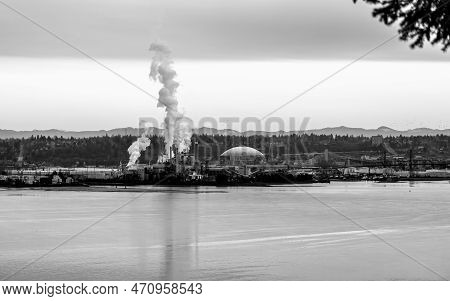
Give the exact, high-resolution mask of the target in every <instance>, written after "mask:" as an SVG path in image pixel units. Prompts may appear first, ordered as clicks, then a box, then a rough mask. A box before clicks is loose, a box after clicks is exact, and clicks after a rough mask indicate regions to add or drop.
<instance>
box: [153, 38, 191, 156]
mask: <svg viewBox="0 0 450 301" xmlns="http://www.w3.org/2000/svg"><path fill="white" fill-rule="evenodd" d="M150 51H151V52H154V56H153V61H152V64H151V68H150V78H151V79H153V80H154V81H157V80H158V81H159V82H160V83H161V84H162V85H163V87H162V88H161V90H159V98H158V107H164V108H165V109H166V117H165V118H164V140H165V143H166V145H165V155H166V157H171V155H172V153H171V147H172V146H173V145H175V148H176V149H177V150H178V152H186V151H188V150H189V147H190V142H191V136H192V129H191V128H190V127H189V124H188V123H187V122H183V114H181V113H180V112H179V111H178V100H177V97H176V92H177V88H178V86H179V85H180V84H179V83H178V82H177V81H175V77H176V76H177V73H176V71H175V70H174V69H173V68H172V64H173V61H172V59H171V52H170V50H169V48H168V47H167V46H165V45H163V44H158V43H153V44H151V45H150Z"/></svg>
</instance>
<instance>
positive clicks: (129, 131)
mask: <svg viewBox="0 0 450 301" xmlns="http://www.w3.org/2000/svg"><path fill="white" fill-rule="evenodd" d="M138 133H139V131H138V129H137V128H131V127H128V128H119V129H113V130H109V131H106V130H100V131H80V132H76V131H63V130H55V129H51V130H33V131H13V130H1V129H0V139H7V138H29V137H31V136H38V135H40V136H41V135H43V136H50V137H53V136H58V137H61V136H62V137H64V138H70V137H74V138H88V137H101V136H106V135H108V136H127V135H131V136H137V135H138ZM149 133H150V134H156V135H162V134H163V131H162V130H161V129H158V128H150V129H149ZM194 133H196V134H207V135H225V136H247V137H248V136H253V135H263V136H272V135H289V134H294V133H300V131H297V132H295V131H290V132H284V131H278V132H265V131H245V132H238V131H235V130H218V129H213V128H206V127H202V128H198V129H194ZM304 133H306V134H316V135H340V136H342V135H349V136H366V137H372V136H378V135H381V136H384V137H387V136H400V135H402V136H426V135H428V136H436V135H450V129H445V130H435V129H429V128H417V129H412V130H406V131H397V130H394V129H391V128H388V127H385V126H382V127H379V128H377V129H363V128H350V127H345V126H340V127H332V128H331V127H329V128H323V129H315V130H306V131H304Z"/></svg>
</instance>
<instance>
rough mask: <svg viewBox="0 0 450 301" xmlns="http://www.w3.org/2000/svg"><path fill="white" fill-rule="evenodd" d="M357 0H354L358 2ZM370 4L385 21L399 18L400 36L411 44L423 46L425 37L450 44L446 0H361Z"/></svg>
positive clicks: (445, 46)
mask: <svg viewBox="0 0 450 301" xmlns="http://www.w3.org/2000/svg"><path fill="white" fill-rule="evenodd" d="M357 1H358V0H353V2H355V3H356V2H357ZM361 1H365V2H367V3H370V4H373V5H375V6H376V8H375V9H374V10H373V13H372V14H373V16H374V17H376V18H378V19H379V20H380V21H381V22H383V23H384V24H386V25H391V24H393V23H396V22H398V23H399V25H400V29H399V35H400V39H401V40H404V41H411V47H412V48H415V47H423V45H424V42H425V41H428V42H430V43H431V44H432V45H434V44H441V45H442V50H443V51H446V50H447V49H448V48H449V47H450V1H449V0H411V1H405V0H361Z"/></svg>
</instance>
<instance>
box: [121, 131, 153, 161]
mask: <svg viewBox="0 0 450 301" xmlns="http://www.w3.org/2000/svg"><path fill="white" fill-rule="evenodd" d="M145 134H146V133H143V134H142V136H141V137H139V138H138V139H137V140H136V141H135V142H133V144H131V146H130V147H129V148H128V153H129V154H130V160H129V161H128V164H127V167H131V166H133V165H135V164H136V162H137V160H138V159H139V157H140V156H141V152H142V151H144V150H145V149H146V148H147V147H149V146H150V142H151V141H150V139H148V138H147V137H146V135H145Z"/></svg>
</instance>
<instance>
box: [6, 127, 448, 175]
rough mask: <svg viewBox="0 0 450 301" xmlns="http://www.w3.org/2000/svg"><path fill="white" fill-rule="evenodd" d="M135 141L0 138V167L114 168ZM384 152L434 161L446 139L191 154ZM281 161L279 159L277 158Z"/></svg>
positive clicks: (256, 140)
mask: <svg viewBox="0 0 450 301" xmlns="http://www.w3.org/2000/svg"><path fill="white" fill-rule="evenodd" d="M150 139H151V141H152V142H151V146H150V147H149V148H148V149H147V151H146V152H145V153H143V154H142V156H141V162H149V161H150V162H156V160H157V158H158V156H159V155H160V153H161V152H162V150H163V149H164V138H163V137H157V136H153V137H150ZM135 140H136V137H133V136H112V137H108V136H106V137H92V138H83V139H74V138H69V139H66V138H61V137H44V136H38V137H31V138H28V139H4V140H1V139H0V169H1V166H2V165H3V166H4V165H5V164H16V162H17V159H18V157H19V156H20V154H22V156H23V161H24V162H26V163H28V164H35V165H37V166H40V165H45V166H51V165H54V166H65V167H73V166H79V167H82V166H86V165H89V166H94V165H95V166H118V164H119V163H120V162H122V163H126V162H128V152H127V149H128V147H129V146H130V145H131V143H132V142H134V141H135ZM386 145H387V146H388V148H389V149H392V150H395V152H397V153H398V154H403V155H404V154H407V153H408V152H409V150H410V149H413V150H414V153H415V154H417V155H423V156H429V157H433V158H447V159H448V158H449V157H450V149H449V145H450V136H443V135H438V136H415V137H402V136H400V137H387V138H385V139H384V145H377V144H374V143H373V140H372V139H371V138H368V137H362V136H360V137H354V136H347V135H346V136H336V135H314V134H311V135H290V136H271V137H264V136H250V137H243V136H221V135H216V136H210V135H199V136H197V135H194V136H193V137H192V147H191V154H194V153H195V155H196V156H197V157H198V159H200V160H202V161H204V160H218V159H219V156H220V154H222V153H223V152H224V151H225V150H227V149H229V148H232V147H235V146H250V147H253V148H256V149H258V150H260V151H261V152H263V153H264V154H265V155H266V156H267V157H268V158H274V159H276V158H282V157H283V155H285V154H305V153H309V154H314V153H323V152H324V151H325V150H328V151H329V152H330V153H334V154H340V153H353V154H354V156H355V157H361V155H362V154H364V153H369V154H371V155H377V154H378V155H382V154H383V153H384V152H385V151H386ZM280 160H282V159H280Z"/></svg>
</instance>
